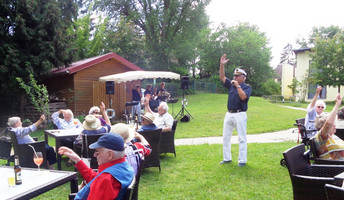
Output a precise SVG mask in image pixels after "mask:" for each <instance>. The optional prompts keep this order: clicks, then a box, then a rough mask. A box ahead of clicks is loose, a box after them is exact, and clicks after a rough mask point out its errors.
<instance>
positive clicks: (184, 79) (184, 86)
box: [180, 76, 189, 90]
mask: <svg viewBox="0 0 344 200" xmlns="http://www.w3.org/2000/svg"><path fill="white" fill-rule="evenodd" d="M180 89H182V90H187V89H189V76H182V80H181V82H180Z"/></svg>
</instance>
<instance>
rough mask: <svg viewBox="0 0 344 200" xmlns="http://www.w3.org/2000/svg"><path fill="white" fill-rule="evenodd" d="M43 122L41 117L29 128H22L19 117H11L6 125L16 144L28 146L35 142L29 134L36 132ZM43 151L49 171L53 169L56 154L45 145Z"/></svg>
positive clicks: (42, 116)
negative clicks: (13, 135) (13, 134)
mask: <svg viewBox="0 0 344 200" xmlns="http://www.w3.org/2000/svg"><path fill="white" fill-rule="evenodd" d="M44 120H45V116H44V115H41V117H40V118H39V120H38V121H37V122H36V123H34V124H32V125H31V126H29V127H25V128H24V127H23V126H22V125H23V124H22V122H21V120H20V117H11V118H8V123H7V125H8V126H10V127H11V131H13V132H14V133H15V135H16V137H17V140H18V144H28V143H32V142H35V140H34V139H33V138H32V137H31V136H30V133H32V132H34V131H36V130H37V128H38V126H39V125H40V124H42V123H43V121H44ZM45 150H46V152H47V159H48V162H49V163H48V164H49V169H54V166H53V164H54V163H56V153H55V150H54V148H53V147H51V146H49V145H48V144H45Z"/></svg>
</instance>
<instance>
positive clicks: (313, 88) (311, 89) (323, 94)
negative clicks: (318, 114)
mask: <svg viewBox="0 0 344 200" xmlns="http://www.w3.org/2000/svg"><path fill="white" fill-rule="evenodd" d="M318 86H319V85H310V86H309V87H308V99H313V97H314V95H315V91H316V89H317V87H318ZM318 99H326V86H324V87H323V88H322V90H321V92H320V94H319V97H318Z"/></svg>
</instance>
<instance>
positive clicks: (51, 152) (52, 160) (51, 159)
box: [45, 144, 57, 165]
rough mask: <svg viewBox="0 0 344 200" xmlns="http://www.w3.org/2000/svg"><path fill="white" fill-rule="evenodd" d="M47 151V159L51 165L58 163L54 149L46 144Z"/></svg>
mask: <svg viewBox="0 0 344 200" xmlns="http://www.w3.org/2000/svg"><path fill="white" fill-rule="evenodd" d="M45 151H46V153H47V159H48V162H49V165H53V164H55V163H56V162H57V160H56V153H55V150H54V148H53V147H51V146H49V145H48V144H45Z"/></svg>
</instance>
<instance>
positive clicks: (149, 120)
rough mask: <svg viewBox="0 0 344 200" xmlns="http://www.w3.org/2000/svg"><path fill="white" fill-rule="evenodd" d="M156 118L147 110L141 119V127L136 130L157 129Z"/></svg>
mask: <svg viewBox="0 0 344 200" xmlns="http://www.w3.org/2000/svg"><path fill="white" fill-rule="evenodd" d="M154 119H155V117H154V115H153V114H152V113H150V112H146V113H145V115H143V116H142V119H141V125H142V126H141V128H139V129H137V130H136V131H152V130H155V129H157V128H158V127H157V126H156V125H155V124H154V123H153V121H154Z"/></svg>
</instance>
